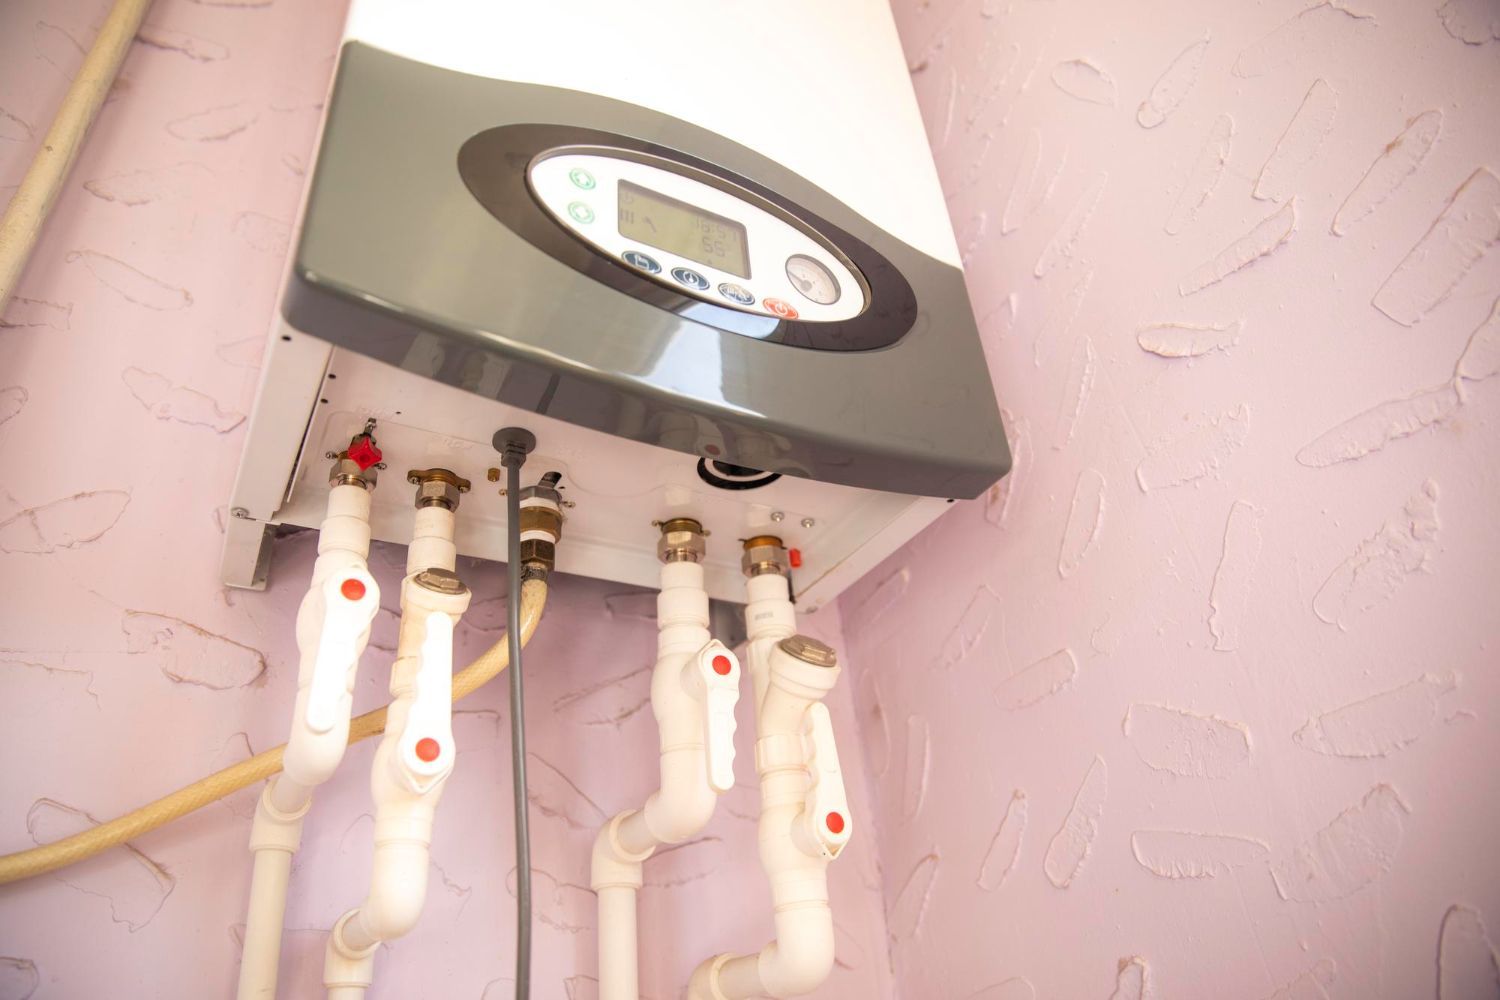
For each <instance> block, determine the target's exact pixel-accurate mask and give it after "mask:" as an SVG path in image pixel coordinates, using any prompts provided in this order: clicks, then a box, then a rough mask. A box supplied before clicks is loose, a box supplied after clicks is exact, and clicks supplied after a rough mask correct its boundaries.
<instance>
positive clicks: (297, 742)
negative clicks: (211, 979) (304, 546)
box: [237, 484, 380, 1000]
mask: <svg viewBox="0 0 1500 1000" xmlns="http://www.w3.org/2000/svg"><path fill="white" fill-rule="evenodd" d="M369 552H370V494H369V492H368V491H367V490H366V489H365V487H363V486H359V485H355V484H344V485H340V486H335V487H333V488H332V489H331V490H330V491H329V493H328V511H327V515H326V516H325V517H324V519H323V523H322V526H321V527H320V529H319V533H318V558H317V561H316V562H315V563H314V564H313V572H312V585H311V586H310V587H309V588H308V591H307V596H305V597H304V598H303V599H302V604H301V606H300V607H299V608H298V610H297V647H298V652H299V654H300V655H299V660H298V666H297V701H296V706H295V708H294V709H293V711H292V725H291V735H290V737H289V738H288V740H287V746H286V750H285V752H284V756H283V765H284V771H283V773H282V774H279V775H277V776H275V777H273V778H272V779H271V780H270V781H269V782H267V783H266V787H265V790H264V791H263V792H262V793H261V797H260V801H259V803H258V804H257V806H256V810H255V819H254V821H253V822H252V824H251V828H250V850H251V852H252V855H253V857H254V862H253V868H252V871H251V876H250V905H249V909H248V911H247V913H246V917H245V942H244V947H243V949H242V952H241V958H240V975H239V985H238V993H237V995H238V998H239V1000H274V998H275V996H276V972H277V966H278V964H279V963H280V959H281V932H282V922H283V919H284V917H285V913H286V896H287V883H288V881H289V879H290V878H291V870H292V855H293V854H295V853H296V851H297V848H298V846H299V845H300V843H301V840H302V823H303V820H304V819H305V818H306V816H307V812H308V809H309V808H310V807H311V806H312V795H313V789H315V788H316V787H317V786H319V785H321V784H323V783H324V782H325V781H327V780H328V779H329V778H331V777H333V773H334V771H336V770H337V769H338V765H339V763H340V761H342V760H343V758H344V750H345V748H346V747H347V745H348V739H349V716H350V714H351V711H352V709H353V704H354V702H353V690H354V679H355V672H356V669H357V667H358V664H359V658H360V656H361V655H362V654H363V653H364V649H365V645H366V644H367V643H368V642H369V639H370V623H371V622H372V621H373V620H374V617H375V613H376V611H377V610H379V607H380V588H379V587H378V586H376V584H375V580H374V578H373V577H371V576H370V571H369V566H368V564H367V559H368V557H369Z"/></svg>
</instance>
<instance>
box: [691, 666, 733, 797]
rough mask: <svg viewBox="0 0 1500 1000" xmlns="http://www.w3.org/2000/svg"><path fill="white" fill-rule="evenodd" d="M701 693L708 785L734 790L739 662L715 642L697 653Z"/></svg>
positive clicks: (717, 789)
mask: <svg viewBox="0 0 1500 1000" xmlns="http://www.w3.org/2000/svg"><path fill="white" fill-rule="evenodd" d="M697 668H698V677H699V679H700V680H701V681H702V691H703V747H704V752H705V753H706V754H707V757H708V783H709V785H710V786H711V787H712V788H713V790H714V791H716V792H727V791H729V790H730V789H731V788H733V787H734V731H735V727H736V723H735V721H734V706H735V705H736V704H737V703H738V702H739V700H740V661H739V659H738V658H737V657H736V656H735V655H734V654H733V653H731V652H730V651H729V647H727V646H725V645H724V644H723V643H722V642H719V641H718V640H714V641H713V642H710V643H709V644H708V645H706V646H704V647H703V648H702V649H701V650H699V651H698V656H697Z"/></svg>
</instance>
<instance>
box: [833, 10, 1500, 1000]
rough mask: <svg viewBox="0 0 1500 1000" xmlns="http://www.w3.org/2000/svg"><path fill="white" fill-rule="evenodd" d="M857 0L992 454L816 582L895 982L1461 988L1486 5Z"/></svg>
mask: <svg viewBox="0 0 1500 1000" xmlns="http://www.w3.org/2000/svg"><path fill="white" fill-rule="evenodd" d="M897 8H898V9H897V16H898V21H899V24H900V28H901V31H902V34H903V38H904V41H905V45H906V49H907V53H908V57H909V61H910V65H911V69H912V73H913V78H914V80H915V83H916V86H917V88H918V92H919V96H920V99H921V102H922V106H923V110H924V112H925V114H926V118H927V122H928V126H929V133H930V136H931V139H932V143H933V145H934V147H935V149H936V154H937V158H938V162H939V166H940V169H941V172H942V176H943V180H944V184H945V188H946V190H947V193H948V196H949V205H950V208H951V211H952V215H953V218H954V220H955V224H956V227H957V229H958V232H959V241H960V245H961V247H962V248H963V251H964V253H965V254H966V256H967V265H968V270H969V286H970V289H971V291H972V294H973V298H974V300H975V303H976V307H977V310H978V312H979V313H980V315H981V316H982V317H983V319H982V327H983V335H984V339H985V344H986V348H987V351H988V354H989V360H990V364H991V367H992V371H993V373H994V377H995V383H996V386H997V393H998V396H999V398H1000V400H1001V401H1002V404H1003V405H1004V407H1005V408H1006V410H1007V412H1008V414H1009V416H1010V430H1011V432H1012V435H1013V442H1014V446H1015V451H1016V454H1017V468H1016V472H1015V473H1014V475H1013V476H1012V477H1011V478H1010V479H1009V480H1008V481H1007V483H1006V484H1005V486H1003V487H1002V488H1001V489H999V490H998V491H996V492H995V493H994V495H992V496H991V497H989V498H987V499H985V500H983V501H980V502H974V503H970V504H966V505H963V506H961V507H959V508H958V509H955V510H954V511H953V512H952V513H951V514H950V515H949V516H948V517H946V518H945V519H944V520H943V521H941V522H940V523H939V524H937V525H936V526H934V527H933V528H932V529H930V530H929V531H928V532H927V533H926V534H924V535H923V536H922V537H920V538H919V539H917V540H915V541H914V542H913V543H911V544H910V545H909V546H907V547H906V549H905V550H903V551H901V552H900V553H898V554H896V555H895V556H893V557H892V558H891V559H890V560H888V561H887V562H886V563H885V564H884V565H883V566H882V567H881V568H879V569H878V570H877V571H875V572H873V573H872V574H871V575H870V576H869V577H868V578H867V579H866V580H865V581H863V582H862V583H861V584H859V585H858V586H856V587H855V588H854V589H852V590H851V591H850V592H849V593H847V594H846V595H845V596H844V598H843V600H842V605H841V606H842V609H843V613H844V624H845V630H846V634H847V636H848V637H849V644H850V651H851V653H852V654H853V657H854V659H855V661H856V662H859V663H861V665H862V666H864V667H865V668H866V670H865V674H864V677H863V681H862V683H861V684H860V686H859V688H858V691H857V701H858V706H859V710H860V713H861V714H860V719H861V724H862V726H863V728H864V733H865V741H866V749H867V752H868V759H869V762H870V766H871V771H872V774H873V775H874V776H875V778H876V792H877V796H876V797H877V809H878V812H877V817H878V822H877V823H876V824H875V827H876V832H877V834H878V837H879V849H880V857H881V860H882V863H883V867H884V872H885V889H886V897H887V903H888V919H889V923H890V932H891V936H892V939H893V941H894V946H893V961H894V965H895V969H896V971H897V982H898V989H899V991H900V994H901V995H902V996H906V997H913V998H917V997H920V998H955V1000H958V998H966V997H982V998H984V1000H1001V998H1004V1000H1027V998H1030V997H1033V996H1036V997H1051V998H1062V997H1068V998H1085V997H1097V998H1099V1000H1104V998H1106V997H1114V998H1120V1000H1123V998H1139V997H1142V996H1150V995H1161V996H1175V997H1205V996H1225V997H1238V998H1249V1000H1254V998H1262V997H1271V996H1273V995H1274V996H1276V997H1283V998H1290V997H1297V998H1324V997H1328V998H1334V1000H1354V998H1360V1000H1371V998H1377V997H1385V998H1391V1000H1397V998H1400V1000H1406V998H1415V997H1433V996H1435V995H1436V996H1440V997H1441V998H1442V1000H1458V998H1465V1000H1469V998H1480V997H1495V996H1497V995H1500V983H1497V978H1496V965H1495V958H1494V942H1495V941H1496V936H1497V935H1500V855H1497V853H1496V850H1495V835H1496V832H1497V831H1500V791H1497V789H1500V783H1497V781H1496V780H1495V775H1494V767H1493V764H1494V761H1495V760H1496V759H1497V757H1500V724H1497V717H1496V713H1495V706H1496V705H1497V704H1500V662H1497V648H1500V615H1497V613H1496V610H1495V595H1496V593H1497V592H1500V521H1497V518H1496V513H1497V511H1500V461H1497V460H1500V426H1497V421H1500V378H1497V377H1494V376H1495V375H1496V374H1497V369H1500V316H1497V314H1496V311H1495V310H1496V299H1497V295H1500V250H1497V249H1496V248H1495V246H1494V244H1495V243H1496V241H1497V239H1500V181H1497V180H1496V177H1495V173H1494V172H1500V129H1497V128H1496V122H1500V8H1497V6H1496V5H1495V3H1494V2H1493V0H1448V2H1444V0H1422V2H1405V0H1350V2H1349V3H1347V4H1345V3H1322V4H1311V5H1309V4H1308V3H1307V2H1306V0H1266V2H1262V3H1255V4H1248V3H1202V2H1193V0H1148V2H1141V3H1123V4H1122V3H1105V2H1089V0H1060V2H1057V3H1043V2H1034V0H1014V2H1002V0H982V2H981V0H932V2H902V3H899V4H898V5H897ZM1461 358H1462V359H1463V360H1462V361H1461V360H1460V359H1461ZM867 828H868V825H867ZM1440 975H1441V979H1440ZM1142 980H1145V982H1144V984H1143V982H1142ZM1440 982H1441V986H1440V985H1439V984H1440Z"/></svg>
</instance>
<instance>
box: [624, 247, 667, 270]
mask: <svg viewBox="0 0 1500 1000" xmlns="http://www.w3.org/2000/svg"><path fill="white" fill-rule="evenodd" d="M620 259H621V260H623V261H624V262H625V263H627V264H629V265H630V266H631V267H635V268H640V269H641V270H642V271H645V272H646V273H647V274H661V265H660V264H658V263H657V262H656V258H654V257H651V256H648V255H647V254H643V253H641V252H640V251H639V250H626V251H625V252H624V253H622V254H620Z"/></svg>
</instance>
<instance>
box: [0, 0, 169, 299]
mask: <svg viewBox="0 0 1500 1000" xmlns="http://www.w3.org/2000/svg"><path fill="white" fill-rule="evenodd" d="M150 6H151V0H115V5H114V8H113V9H112V10H111V11H110V12H109V17H107V18H106V19H105V21H104V25H103V27H101V28H100V29H99V34H98V35H97V36H95V38H94V44H93V46H92V47H91V48H90V49H89V54H88V55H87V56H86V57H84V60H83V65H82V66H81V67H80V68H79V70H78V75H77V76H76V77H74V78H73V84H72V86H70V87H69V88H68V92H67V94H65V95H64V96H63V101H62V106H61V107H60V108H58V110H57V116H56V117H55V118H53V119H52V127H51V128H49V129H48V130H47V136H46V138H44V139H43V140H42V144H41V145H40V146H39V147H37V151H36V157H35V158H34V159H33V160H32V161H31V168H30V169H29V170H27V171H26V177H25V178H24V179H23V180H22V181H21V186H20V187H19V188H17V189H16V193H15V194H13V195H11V199H10V203H9V204H8V205H7V206H6V207H5V214H4V216H0V312H4V311H5V303H6V302H8V301H9V300H10V296H11V293H12V292H13V291H15V287H16V282H18V281H20V279H21V271H22V269H23V268H25V266H26V260H27V258H28V257H30V256H31V249H32V247H34V246H35V245H36V240H37V237H38V236H39V235H40V234H41V231H42V225H43V224H44V223H45V222H46V221H47V216H48V215H49V214H50V213H51V211H52V205H53V203H55V202H56V201H57V196H58V194H59V193H60V192H61V191H62V186H63V183H64V182H65V181H66V180H67V179H68V171H69V170H71V169H72V168H73V161H74V160H76V159H77V158H78V151H79V150H80V149H82V148H83V140H84V138H85V137H86V136H87V135H88V131H89V126H90V125H92V124H93V122H94V117H95V116H96V115H97V114H98V113H99V107H100V105H102V104H103V103H104V99H105V98H106V97H108V96H109V88H110V87H111V86H112V85H113V84H114V82H115V75H116V74H117V73H119V71H120V63H122V62H124V61H125V54H126V53H127V52H129V51H130V43H131V42H133V41H134V40H135V33H136V32H137V31H139V30H140V28H141V21H142V20H144V19H145V17H146V10H147V9H148V8H149V7H150Z"/></svg>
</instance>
